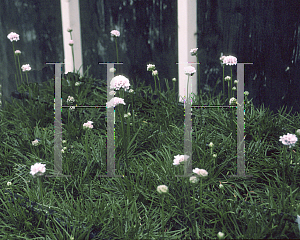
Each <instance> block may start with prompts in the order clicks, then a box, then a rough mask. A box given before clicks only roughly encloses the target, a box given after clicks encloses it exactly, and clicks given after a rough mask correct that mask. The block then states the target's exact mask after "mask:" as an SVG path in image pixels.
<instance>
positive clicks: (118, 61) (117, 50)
mask: <svg viewBox="0 0 300 240" xmlns="http://www.w3.org/2000/svg"><path fill="white" fill-rule="evenodd" d="M115 41H116V52H117V63H119V54H118V45H117V38H116V37H115Z"/></svg>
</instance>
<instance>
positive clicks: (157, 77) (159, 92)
mask: <svg viewBox="0 0 300 240" xmlns="http://www.w3.org/2000/svg"><path fill="white" fill-rule="evenodd" d="M157 80H158V84H159V93H161V88H160V80H159V77H158V76H157Z"/></svg>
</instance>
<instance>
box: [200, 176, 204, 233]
mask: <svg viewBox="0 0 300 240" xmlns="http://www.w3.org/2000/svg"><path fill="white" fill-rule="evenodd" d="M201 220H202V177H200V226H201V227H200V232H201V235H200V236H201V239H203V238H202V222H201Z"/></svg>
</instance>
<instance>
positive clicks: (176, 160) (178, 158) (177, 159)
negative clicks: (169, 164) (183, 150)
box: [173, 155, 189, 165]
mask: <svg viewBox="0 0 300 240" xmlns="http://www.w3.org/2000/svg"><path fill="white" fill-rule="evenodd" d="M188 158H189V156H188V155H177V156H175V157H174V162H173V165H179V164H180V163H182V162H184V161H186V160H187V159H188Z"/></svg>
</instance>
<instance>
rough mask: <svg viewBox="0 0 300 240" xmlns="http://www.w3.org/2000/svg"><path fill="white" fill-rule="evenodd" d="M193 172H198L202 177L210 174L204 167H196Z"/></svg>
mask: <svg viewBox="0 0 300 240" xmlns="http://www.w3.org/2000/svg"><path fill="white" fill-rule="evenodd" d="M193 173H196V174H198V175H199V176H200V177H206V176H207V175H208V172H207V171H206V170H204V169H199V168H195V169H194V170H193Z"/></svg>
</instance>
